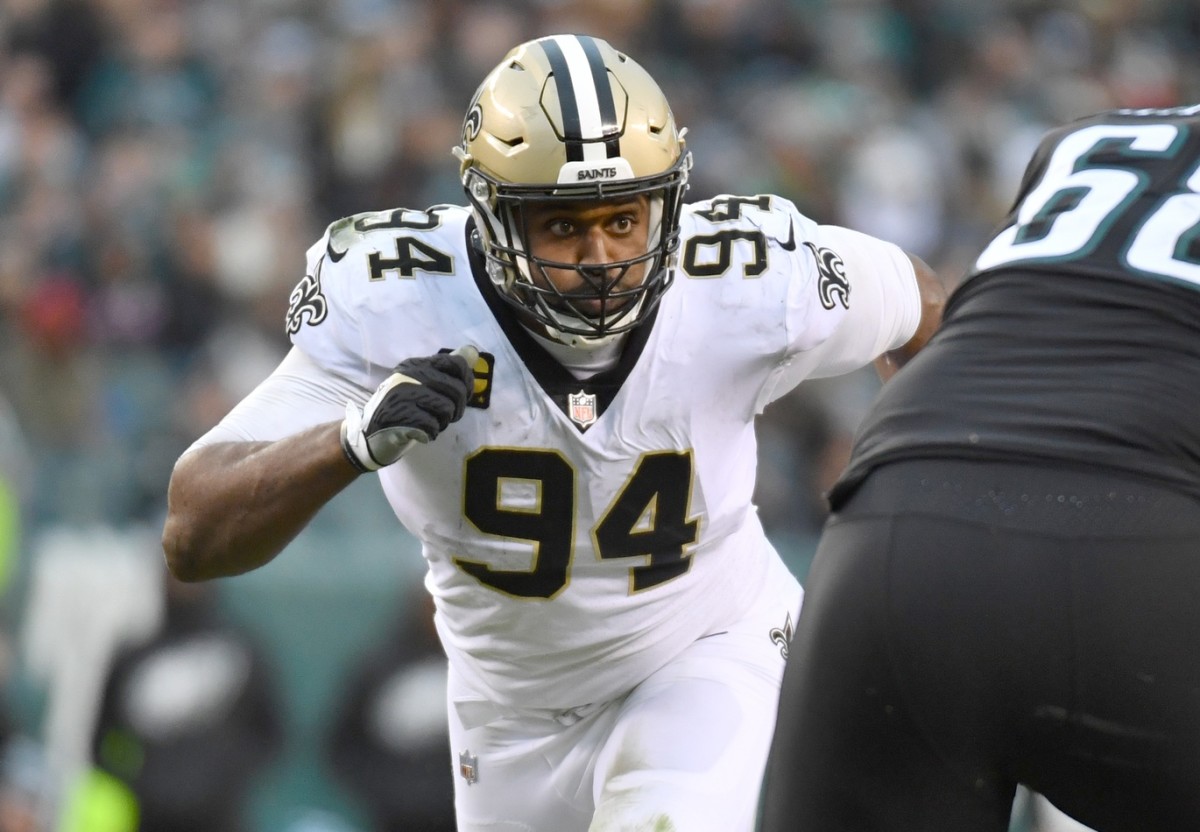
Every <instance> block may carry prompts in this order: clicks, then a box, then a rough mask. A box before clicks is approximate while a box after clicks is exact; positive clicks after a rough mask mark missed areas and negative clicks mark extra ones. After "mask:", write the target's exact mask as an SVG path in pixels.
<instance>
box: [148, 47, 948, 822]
mask: <svg viewBox="0 0 1200 832" xmlns="http://www.w3.org/2000/svg"><path fill="white" fill-rule="evenodd" d="M455 156H456V157H457V158H458V160H459V164H460V170H461V176H462V182H463V186H464V188H465V191H466V197H467V201H468V203H469V204H468V205H466V206H453V205H435V206H433V207H430V208H426V209H423V210H414V209H406V208H395V209H391V210H384V211H378V212H375V213H367V214H360V215H357V216H352V217H348V218H346V219H343V220H340V221H338V222H335V223H334V224H333V225H332V226H331V227H330V228H329V229H328V230H327V232H326V233H325V235H324V236H323V237H322V239H320V240H319V241H318V242H317V243H316V244H315V245H314V246H313V247H312V248H311V249H310V250H309V252H308V268H307V271H306V274H305V276H304V277H303V279H302V280H301V281H300V283H299V285H298V286H297V287H296V289H295V291H294V292H293V294H292V296H291V307H290V309H289V311H288V315H287V330H288V332H289V334H290V336H291V338H292V342H293V344H294V348H293V349H292V351H291V352H290V354H289V355H288V356H287V357H286V358H285V360H284V361H283V362H282V364H281V365H280V366H279V368H278V369H277V370H276V371H275V372H274V373H273V374H272V375H271V376H270V377H269V378H268V379H267V380H266V381H265V382H264V383H263V384H262V385H261V386H260V387H259V388H258V389H257V390H256V391H255V392H253V393H252V394H251V395H250V396H249V397H248V398H247V399H245V400H244V401H243V402H241V403H240V404H239V405H238V406H237V407H236V408H235V409H234V410H233V411H232V412H231V413H230V414H229V415H228V417H227V418H226V419H224V421H222V423H221V424H220V425H218V426H217V427H216V428H214V429H213V430H212V431H211V432H210V433H208V434H207V435H206V436H204V437H202V438H201V439H200V440H199V441H198V442H197V443H196V444H195V446H194V447H192V448H191V449H189V450H188V451H187V452H186V453H185V454H184V455H183V456H182V457H181V459H180V460H179V462H178V464H177V465H176V468H175V471H174V474H173V476H172V479H171V484H170V489H169V514H168V517H167V521H166V526H165V529H164V533H163V540H164V547H165V550H166V554H167V558H168V561H169V563H170V565H171V568H172V570H173V571H174V573H175V574H176V575H178V576H179V577H181V578H183V579H186V580H204V579H208V578H214V577H217V576H225V575H236V574H239V573H242V572H246V571H247V570H250V569H253V568H255V567H257V566H260V565H262V564H264V563H266V562H268V561H269V560H271V559H272V558H273V557H275V556H276V555H277V554H278V553H279V552H280V550H281V549H283V548H284V547H285V545H286V544H287V543H288V541H289V540H291V539H292V538H293V536H294V535H296V534H297V533H298V532H299V531H300V530H301V529H302V528H303V527H304V526H305V524H306V523H307V522H308V520H309V519H310V518H311V517H312V516H313V515H314V513H316V512H317V511H318V510H320V508H321V506H322V505H324V504H325V503H326V502H327V501H328V500H329V499H330V498H331V497H333V496H334V495H336V494H337V493H338V492H339V491H341V490H342V489H343V488H345V487H346V485H347V484H348V483H350V482H351V481H352V480H353V479H354V478H355V477H357V476H359V475H361V474H363V473H366V472H378V474H377V476H378V477H379V481H380V484H381V485H382V487H383V489H384V492H385V493H386V495H387V498H388V500H389V501H390V503H391V505H392V507H393V509H394V510H395V513H396V516H397V517H398V518H399V520H400V522H401V523H403V524H404V525H405V526H406V527H407V528H408V529H409V530H411V531H412V533H413V534H414V535H416V536H417V537H418V538H420V540H421V542H422V544H423V551H424V556H425V559H426V560H427V562H428V573H427V577H426V585H427V587H428V589H429V591H430V592H431V593H432V594H433V597H434V599H435V601H436V615H435V618H436V623H437V628H438V632H439V635H440V638H441V641H442V644H443V645H444V647H445V650H446V653H447V654H448V655H449V666H450V681H449V703H448V710H449V719H450V735H451V736H450V742H451V745H452V750H453V759H454V760H455V764H456V771H455V772H454V776H455V779H456V783H457V789H456V808H457V813H458V824H459V828H460V829H461V830H478V831H479V832H482V830H496V829H502V828H503V829H514V830H515V829H521V830H526V832H572V830H588V829H591V830H617V829H674V830H678V831H679V832H694V831H695V830H720V831H721V832H749V830H750V829H751V828H752V826H753V824H754V820H755V810H756V805H757V800H758V795H759V784H760V781H761V777H762V771H763V768H764V766H765V761H766V755H767V748H768V743H769V740H770V737H771V733H772V729H773V725H774V719H775V710H776V702H777V694H778V686H779V684H780V680H781V676H782V672H783V666H784V657H785V655H786V653H787V639H788V637H789V636H790V634H791V631H792V627H793V626H794V623H795V621H796V618H797V615H798V613H799V611H800V601H801V590H800V587H799V585H798V583H797V582H796V580H795V579H794V578H793V577H792V575H791V574H790V573H789V572H788V570H787V569H786V567H785V566H784V564H783V562H782V561H781V559H780V558H779V557H778V555H777V554H776V553H775V551H774V550H773V549H772V547H771V545H770V544H769V543H768V542H767V538H766V537H765V535H764V533H763V530H762V527H761V526H760V524H759V521H758V518H757V516H756V514H755V509H754V506H753V504H752V503H751V492H752V490H753V487H754V480H755V458H756V452H755V438H754V417H755V414H757V413H759V412H760V411H761V410H762V409H763V408H764V407H765V406H766V405H767V404H768V403H770V402H771V401H772V400H774V399H777V398H778V397H780V396H782V395H783V394H784V393H786V392H787V391H789V390H791V389H792V388H793V387H794V386H795V385H796V384H798V383H799V382H800V381H802V380H803V379H805V378H811V377H817V376H828V375H832V374H837V373H845V372H847V371H850V370H853V369H855V368H858V367H861V366H864V365H866V364H869V363H871V362H876V366H877V367H878V369H879V371H880V373H881V374H882V375H883V376H885V377H886V376H887V375H890V373H891V372H892V371H893V370H894V369H895V368H896V367H898V366H900V365H901V364H903V363H904V362H905V361H906V360H907V359H908V357H909V356H910V355H911V354H913V353H914V352H915V351H916V350H917V349H919V348H920V347H921V345H922V344H923V343H924V342H925V340H926V339H927V338H928V337H929V335H930V334H931V332H932V330H933V329H934V328H935V327H936V325H937V323H938V321H939V320H940V309H941V302H942V293H941V288H940V284H939V283H938V281H937V279H936V277H935V276H934V275H933V274H932V272H931V271H930V270H929V269H928V267H927V266H925V265H924V264H923V263H921V262H920V261H919V260H918V259H917V258H915V257H911V256H908V255H906V254H905V253H904V252H903V251H901V250H900V249H898V248H897V247H895V246H894V245H891V244H889V243H886V242H883V241H881V240H877V239H873V238H871V237H868V236H865V235H863V234H859V233H856V232H854V231H850V230H847V229H844V228H838V227H831V226H822V225H818V224H817V223H816V222H815V221H813V220H812V219H810V218H808V217H805V216H803V215H801V214H800V213H798V212H797V210H796V208H795V206H793V205H792V203H790V202H789V201H788V200H786V199H784V198H781V197H779V196H772V195H767V194H759V195H748V196H721V197H718V198H715V199H710V200H706V201H704V202H698V203H695V204H685V201H684V196H685V193H686V190H687V181H688V172H689V168H690V167H691V164H692V157H691V154H690V153H689V152H688V151H687V148H686V145H685V141H684V131H683V130H681V129H680V128H678V127H677V125H676V124H675V121H674V118H673V116H672V113H671V109H670V107H669V106H668V104H667V101H666V99H665V98H664V97H663V94H662V92H661V90H660V89H659V87H658V86H657V85H656V83H655V82H654V81H653V80H652V79H651V77H650V76H649V75H648V74H647V73H646V72H645V71H644V70H643V69H642V68H641V67H640V66H639V65H638V64H637V63H635V62H634V61H633V60H632V59H631V58H629V57H628V56H627V55H624V54H622V53H620V52H618V51H617V50H615V49H614V48H613V47H612V46H610V45H609V44H607V43H605V42H603V41H601V40H597V39H595V38H591V37H585V36H555V37H547V38H542V39H538V40H535V41H531V42H528V43H525V44H522V45H520V46H518V47H517V48H516V49H514V50H513V51H512V52H510V53H509V54H508V55H507V56H506V57H505V58H504V60H503V61H502V62H501V63H500V64H499V66H497V67H496V68H495V70H494V71H492V72H491V73H490V74H489V75H488V76H487V78H486V79H485V80H484V81H483V83H482V85H481V86H480V87H479V90H478V92H477V93H476V95H475V96H474V99H473V100H472V102H471V104H470V107H469V108H468V110H467V114H466V118H465V120H464V122H463V128H462V141H461V144H460V145H459V146H458V147H457V148H455ZM330 567H331V568H333V569H336V568H337V565H336V553H335V552H331V553H330ZM403 787H404V786H403V784H397V788H403Z"/></svg>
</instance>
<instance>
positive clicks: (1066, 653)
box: [764, 105, 1200, 832]
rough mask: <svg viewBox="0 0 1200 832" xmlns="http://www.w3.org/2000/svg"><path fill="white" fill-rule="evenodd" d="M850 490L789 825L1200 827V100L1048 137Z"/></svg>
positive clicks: (802, 670) (814, 829)
mask: <svg viewBox="0 0 1200 832" xmlns="http://www.w3.org/2000/svg"><path fill="white" fill-rule="evenodd" d="M830 496H831V502H832V507H833V509H834V513H833V514H832V515H831V517H830V520H829V522H828V525H827V527H826V529H825V533H824V537H823V539H822V542H821V545H820V547H819V550H818V552H817V555H816V559H815V561H814V565H813V568H812V571H811V573H810V576H809V582H808V584H807V586H806V593H807V594H806V599H805V606H804V613H803V614H802V615H801V616H800V621H799V623H798V627H797V631H796V634H795V638H794V640H793V642H792V645H791V650H790V655H789V660H788V668H787V675H786V677H785V682H784V689H783V696H782V700H781V705H780V715H779V721H778V726H777V730H776V735H775V746H774V750H773V755H772V759H771V763H770V766H769V769H768V777H767V795H766V812H765V821H766V823H765V827H764V828H765V830H767V832H781V830H789V832H790V830H803V832H841V831H842V830H845V831H846V832H850V831H851V830H852V832H874V831H876V830H888V832H898V831H900V830H903V831H904V832H907V831H908V830H921V832H941V830H945V831H946V832H950V830H953V832H985V830H986V832H1004V831H1005V830H1007V829H1008V822H1009V812H1010V807H1011V803H1012V799H1013V794H1014V790H1015V788H1016V786H1017V784H1018V783H1024V784H1027V785H1028V786H1029V787H1030V788H1032V789H1034V790H1036V791H1038V792H1041V793H1042V794H1044V795H1046V796H1047V797H1048V798H1049V799H1050V800H1051V801H1052V802H1053V803H1054V804H1055V805H1057V806H1058V807H1059V808H1060V809H1062V810H1063V811H1065V812H1066V813H1068V814H1070V815H1072V816H1073V817H1075V818H1076V819H1078V820H1079V821H1081V822H1083V823H1085V824H1087V825H1089V826H1091V827H1094V828H1095V829H1097V830H1100V831H1101V832H1110V831H1111V830H1138V832H1146V830H1171V832H1178V830H1185V829H1186V830H1194V829H1200V105H1197V106H1191V107H1186V108H1177V109H1172V110H1165V111H1129V110H1121V111H1114V112H1109V113H1105V114H1101V115H1097V116H1093V117H1090V118H1086V119H1083V120H1080V121H1077V122H1075V123H1072V124H1070V125H1067V126H1065V127H1063V128H1061V129H1058V130H1055V131H1053V132H1052V133H1050V134H1049V135H1047V136H1046V138H1045V139H1044V141H1043V142H1042V143H1041V145H1040V147H1039V149H1038V150H1037V152H1036V154H1035V156H1034V157H1033V159H1032V161H1031V162H1030V165H1029V167H1028V170H1027V172H1026V175H1025V178H1024V181H1023V182H1022V184H1021V188H1020V191H1019V194H1018V198H1017V200H1016V203H1015V205H1014V208H1013V210H1012V212H1011V214H1010V215H1009V217H1008V219H1007V221H1006V223H1005V224H1004V226H1003V228H1002V229H1001V230H1000V232H999V233H998V234H997V235H996V236H995V238H994V239H993V240H992V241H991V243H990V244H989V245H988V246H987V247H986V248H985V249H984V251H983V252H982V254H981V255H980V256H979V259H978V261H977V262H976V264H975V266H974V268H973V270H972V273H971V274H970V275H968V278H967V279H966V280H965V281H964V282H963V284H962V285H961V286H960V287H959V288H958V290H957V291H956V292H955V294H954V295H953V296H952V297H951V299H950V301H949V303H948V305H947V311H946V316H945V320H944V323H943V325H942V328H941V329H940V331H939V332H938V333H937V334H936V335H935V336H934V337H933V339H932V340H931V342H930V343H929V345H928V346H927V347H926V348H925V350H923V351H922V353H921V354H920V355H919V356H917V357H916V359H915V360H914V361H913V362H912V363H911V364H910V365H908V366H907V367H906V368H905V370H904V371H903V372H902V373H900V374H898V375H897V376H896V378H895V379H893V380H892V381H891V382H890V383H889V384H888V385H887V386H886V388H885V389H884V390H883V391H882V393H881V395H880V397H879V399H878V400H877V402H876V403H875V405H874V407H873V409H872V411H871V413H870V414H869V416H868V418H867V419H866V421H865V423H864V425H863V427H862V428H861V430H860V434H859V436H858V438H857V440H856V446H855V450H854V453H853V456H852V459H851V462H850V465H849V468H848V470H847V472H846V473H845V474H844V476H843V477H842V479H841V480H840V481H839V482H838V484H837V485H836V486H835V488H834V489H833V491H832V493H831V495H830Z"/></svg>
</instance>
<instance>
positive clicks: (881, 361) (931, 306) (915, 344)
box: [874, 252, 946, 381]
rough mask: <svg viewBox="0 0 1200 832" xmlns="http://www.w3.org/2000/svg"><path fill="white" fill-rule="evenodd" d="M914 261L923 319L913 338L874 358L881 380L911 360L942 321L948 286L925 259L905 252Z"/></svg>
mask: <svg viewBox="0 0 1200 832" xmlns="http://www.w3.org/2000/svg"><path fill="white" fill-rule="evenodd" d="M906 253H907V254H908V259H909V260H911V261H912V264H913V271H914V272H915V273H916V276H917V289H918V290H919V291H920V293H921V321H920V323H919V324H917V331H916V333H915V334H914V335H913V337H912V338H910V339H908V341H906V342H905V343H904V344H903V345H902V346H899V347H897V348H896V349H894V350H891V351H890V352H885V353H884V354H883V355H881V356H879V357H878V358H876V359H875V362H874V364H875V372H876V373H878V374H879V378H880V380H881V381H887V380H888V379H889V378H891V377H892V376H893V375H895V374H896V371H897V370H899V369H900V368H901V367H903V366H904V365H905V364H907V363H908V361H909V359H911V358H912V357H913V356H914V355H916V354H917V353H918V352H919V351H920V350H921V348H922V347H924V346H925V344H926V343H928V341H929V339H930V338H932V337H933V333H935V332H937V329H938V327H939V326H941V323H942V310H943V308H944V307H945V305H946V288H945V287H944V286H943V285H942V281H941V280H940V279H939V278H938V276H937V274H936V273H935V272H934V271H933V269H931V268H930V267H929V266H928V265H927V264H926V263H925V261H924V260H922V259H921V258H920V257H917V256H916V255H915V254H912V253H909V252H906Z"/></svg>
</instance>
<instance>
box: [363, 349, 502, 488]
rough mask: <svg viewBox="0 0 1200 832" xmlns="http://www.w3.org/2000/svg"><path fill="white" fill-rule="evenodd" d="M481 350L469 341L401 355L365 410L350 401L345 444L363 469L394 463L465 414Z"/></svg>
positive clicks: (375, 468) (374, 469) (377, 467)
mask: <svg viewBox="0 0 1200 832" xmlns="http://www.w3.org/2000/svg"><path fill="white" fill-rule="evenodd" d="M478 357H479V350H477V349H476V348H475V347H473V346H471V345H470V344H468V345H467V346H465V347H459V348H458V349H456V350H455V351H454V352H451V353H439V354H438V355H430V356H426V357H424V358H407V359H405V360H404V361H401V362H400V363H399V364H398V365H397V366H396V369H395V370H394V371H393V372H392V374H391V375H390V376H388V377H387V378H386V379H385V380H384V382H383V384H380V385H379V387H378V388H377V389H376V390H375V393H374V395H372V396H371V398H370V399H368V400H367V403H366V405H364V406H363V408H362V409H361V410H359V408H358V405H356V404H354V402H347V404H346V418H345V419H343V420H342V450H343V451H344V452H345V454H346V458H347V459H348V460H350V463H351V464H352V465H353V466H354V467H355V468H358V469H359V470H360V471H363V472H366V471H377V470H379V469H380V468H382V467H383V466H385V465H391V464H392V463H393V462H395V461H396V460H398V459H399V458H400V457H401V456H403V455H404V453H405V452H406V451H407V450H408V449H409V448H411V447H412V445H413V443H414V442H421V443H425V442H429V441H430V440H432V439H435V438H436V437H437V435H438V434H439V433H441V432H442V431H443V430H445V429H446V426H447V425H448V424H450V423H451V422H456V421H458V420H459V419H460V418H462V415H463V411H464V409H465V408H466V406H467V400H468V399H469V398H470V397H471V393H472V391H473V389H474V386H475V371H474V368H475V359H477V358H478Z"/></svg>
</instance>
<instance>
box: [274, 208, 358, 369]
mask: <svg viewBox="0 0 1200 832" xmlns="http://www.w3.org/2000/svg"><path fill="white" fill-rule="evenodd" d="M353 219H354V218H353V217H348V218H346V219H343V220H338V221H337V222H335V223H333V224H332V225H330V226H329V228H328V229H326V231H325V234H324V236H322V237H321V239H320V240H318V241H317V242H316V243H314V244H313V245H312V247H311V248H309V250H308V252H307V254H306V256H305V260H306V262H305V272H304V277H303V278H301V280H300V282H299V283H297V284H296V288H294V289H293V290H292V294H291V296H290V297H289V299H288V311H287V317H286V328H287V334H288V337H289V338H291V341H292V344H293V345H294V346H295V347H296V348H298V349H299V350H300V351H302V352H303V353H304V354H305V355H307V356H308V357H309V358H310V359H311V360H312V361H313V363H314V364H316V365H318V366H320V367H322V368H324V369H326V370H328V371H330V372H332V373H334V374H336V375H339V376H342V377H343V378H345V379H347V380H348V381H350V382H352V383H355V384H358V385H359V386H362V387H373V386H374V384H373V383H372V379H376V378H377V376H378V368H374V367H372V366H371V362H370V361H369V359H368V358H367V356H369V355H370V354H371V352H370V350H369V349H368V348H367V347H368V344H367V340H368V339H367V333H366V327H365V325H364V323H363V321H362V320H361V319H360V316H359V314H358V309H357V304H356V297H355V288H356V286H357V284H358V282H360V281H361V276H360V275H357V274H354V271H353V269H354V268H357V264H358V263H359V262H360V261H361V259H362V257H361V256H360V255H359V253H358V252H357V251H354V247H355V245H356V243H357V242H358V239H360V237H357V235H354V234H353V230H352V226H351V225H350V222H351V221H352V220H353ZM356 237H357V238H356ZM352 264H355V265H354V266H352Z"/></svg>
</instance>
